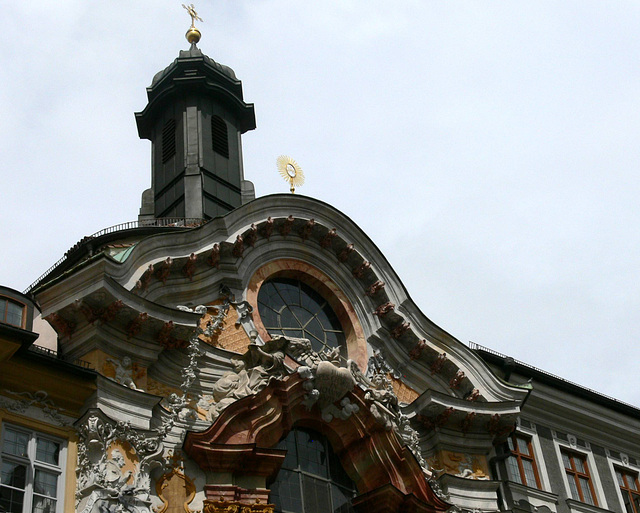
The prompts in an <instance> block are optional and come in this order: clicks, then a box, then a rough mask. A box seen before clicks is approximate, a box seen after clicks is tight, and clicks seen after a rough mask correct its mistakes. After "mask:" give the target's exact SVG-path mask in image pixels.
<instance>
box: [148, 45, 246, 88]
mask: <svg viewBox="0 0 640 513" xmlns="http://www.w3.org/2000/svg"><path fill="white" fill-rule="evenodd" d="M190 58H203V59H204V61H205V62H206V63H207V64H209V65H210V66H212V67H214V68H216V69H217V70H219V71H220V72H222V73H223V74H225V75H226V76H228V77H229V78H231V79H232V80H237V77H236V74H235V72H234V71H233V70H232V69H231V68H230V67H229V66H225V65H224V64H220V63H217V62H216V61H214V60H213V59H212V58H211V57H209V56H208V55H205V54H203V53H202V51H201V50H200V48H198V47H197V46H196V45H195V43H193V44H192V45H191V48H189V49H188V50H180V54H179V55H178V58H177V59H175V60H174V61H173V62H172V63H171V64H169V65H168V66H167V67H166V68H165V69H163V70H162V71H159V72H158V73H156V74H155V76H154V77H153V80H152V81H151V86H150V87H153V86H155V85H156V84H157V83H158V82H160V81H161V80H162V79H163V78H164V77H165V76H167V75H168V74H169V73H170V72H171V70H172V69H173V68H175V67H176V66H177V64H178V60H180V59H190Z"/></svg>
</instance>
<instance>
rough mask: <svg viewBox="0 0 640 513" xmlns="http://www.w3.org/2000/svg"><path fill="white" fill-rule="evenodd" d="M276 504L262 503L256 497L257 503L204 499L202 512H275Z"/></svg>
mask: <svg viewBox="0 0 640 513" xmlns="http://www.w3.org/2000/svg"><path fill="white" fill-rule="evenodd" d="M274 511H275V505H274V504H260V499H256V504H243V503H241V502H236V501H231V502H229V501H225V500H224V499H223V498H222V497H221V500H217V501H211V500H206V501H204V508H203V509H202V513H274Z"/></svg>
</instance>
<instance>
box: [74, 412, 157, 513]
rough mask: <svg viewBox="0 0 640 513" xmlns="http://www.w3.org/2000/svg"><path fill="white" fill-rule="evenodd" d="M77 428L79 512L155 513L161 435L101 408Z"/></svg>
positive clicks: (77, 497) (88, 416)
mask: <svg viewBox="0 0 640 513" xmlns="http://www.w3.org/2000/svg"><path fill="white" fill-rule="evenodd" d="M77 429H78V435H79V441H78V466H77V467H76V474H77V486H78V487H77V491H76V511H78V512H80V513H103V512H109V513H111V512H114V513H115V512H120V511H128V512H132V513H150V511H151V510H150V507H151V497H150V487H151V471H152V470H153V469H154V468H155V467H156V466H160V465H162V449H163V446H162V438H161V436H160V435H159V434H157V433H152V432H142V431H140V430H137V429H134V428H132V427H131V424H130V423H128V422H117V423H116V422H114V421H112V420H110V419H108V418H107V417H106V416H105V415H104V414H102V412H100V411H95V412H92V413H89V414H88V415H87V416H86V417H85V419H84V421H83V422H82V423H81V424H80V425H79V426H78V427H77ZM123 451H124V452H126V455H127V457H126V458H125V455H124V454H123Z"/></svg>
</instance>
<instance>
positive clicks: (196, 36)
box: [182, 4, 203, 44]
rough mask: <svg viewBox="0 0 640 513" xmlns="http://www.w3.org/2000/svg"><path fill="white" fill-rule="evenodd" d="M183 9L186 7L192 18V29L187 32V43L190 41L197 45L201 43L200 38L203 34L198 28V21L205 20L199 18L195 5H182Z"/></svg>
mask: <svg viewBox="0 0 640 513" xmlns="http://www.w3.org/2000/svg"><path fill="white" fill-rule="evenodd" d="M182 7H184V8H185V9H186V10H187V12H188V13H189V16H191V27H189V30H187V33H186V34H185V37H186V38H187V41H189V43H192V44H193V43H197V42H198V41H200V36H202V34H201V33H200V31H199V30H198V29H197V28H196V20H198V21H203V20H202V18H201V17H200V16H198V13H197V12H196V8H195V7H194V6H193V4H191V5H189V6H187V5H184V4H182Z"/></svg>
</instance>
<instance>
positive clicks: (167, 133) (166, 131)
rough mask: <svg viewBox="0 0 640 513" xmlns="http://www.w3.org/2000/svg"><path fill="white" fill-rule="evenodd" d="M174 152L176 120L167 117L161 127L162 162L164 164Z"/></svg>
mask: <svg viewBox="0 0 640 513" xmlns="http://www.w3.org/2000/svg"><path fill="white" fill-rule="evenodd" d="M175 154H176V122H175V120H174V119H169V120H167V122H166V123H165V124H164V127H163V128H162V163H163V164H166V163H167V162H169V161H170V160H171V159H172V157H173V156H174V155H175Z"/></svg>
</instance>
